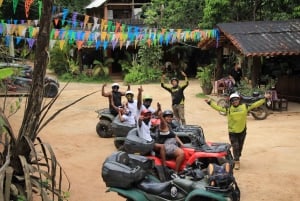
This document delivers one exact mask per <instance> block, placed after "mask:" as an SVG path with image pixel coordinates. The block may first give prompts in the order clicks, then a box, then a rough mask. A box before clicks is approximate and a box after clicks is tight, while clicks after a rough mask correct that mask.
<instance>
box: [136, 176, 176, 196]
mask: <svg viewBox="0 0 300 201" xmlns="http://www.w3.org/2000/svg"><path fill="white" fill-rule="evenodd" d="M170 185H171V181H167V182H162V183H161V182H153V181H151V180H148V179H144V180H143V181H142V182H140V183H139V184H138V187H139V188H140V189H141V190H143V191H145V192H147V193H151V194H155V195H158V194H161V193H162V192H163V191H165V190H166V188H168V187H169V186H170Z"/></svg>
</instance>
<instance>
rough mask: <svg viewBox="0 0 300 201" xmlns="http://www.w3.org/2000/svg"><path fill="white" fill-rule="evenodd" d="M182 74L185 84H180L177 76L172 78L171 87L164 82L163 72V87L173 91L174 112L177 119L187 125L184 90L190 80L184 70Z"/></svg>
mask: <svg viewBox="0 0 300 201" xmlns="http://www.w3.org/2000/svg"><path fill="white" fill-rule="evenodd" d="M181 74H182V75H183V76H184V78H185V82H184V84H183V85H179V80H178V79H177V78H172V79H171V85H172V86H170V87H169V86H166V85H165V83H164V78H165V75H164V74H163V75H162V78H161V87H162V88H164V89H165V90H167V91H168V92H170V93H171V97H172V109H173V112H174V116H175V117H176V119H177V120H178V121H179V122H181V124H182V125H186V121H185V117H184V100H185V97H184V94H183V91H184V90H185V88H186V87H187V86H188V85H189V81H188V78H187V76H186V74H185V73H184V72H183V71H181Z"/></svg>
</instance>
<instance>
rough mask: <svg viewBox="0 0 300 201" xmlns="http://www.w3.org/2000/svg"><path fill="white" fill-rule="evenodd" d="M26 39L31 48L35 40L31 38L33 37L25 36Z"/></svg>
mask: <svg viewBox="0 0 300 201" xmlns="http://www.w3.org/2000/svg"><path fill="white" fill-rule="evenodd" d="M26 41H27V42H28V47H29V48H30V49H32V47H33V45H34V42H35V39H33V38H26Z"/></svg>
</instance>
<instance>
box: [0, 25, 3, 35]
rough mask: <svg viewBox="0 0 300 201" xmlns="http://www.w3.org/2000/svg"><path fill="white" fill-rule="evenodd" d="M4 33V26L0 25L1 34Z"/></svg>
mask: <svg viewBox="0 0 300 201" xmlns="http://www.w3.org/2000/svg"><path fill="white" fill-rule="evenodd" d="M2 33H3V25H2V24H0V34H2Z"/></svg>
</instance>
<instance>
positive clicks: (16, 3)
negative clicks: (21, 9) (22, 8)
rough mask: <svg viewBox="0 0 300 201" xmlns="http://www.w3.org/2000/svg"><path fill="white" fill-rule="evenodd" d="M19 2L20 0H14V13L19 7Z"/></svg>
mask: <svg viewBox="0 0 300 201" xmlns="http://www.w3.org/2000/svg"><path fill="white" fill-rule="evenodd" d="M18 2H19V0H13V11H14V14H16V9H17V6H18Z"/></svg>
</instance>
